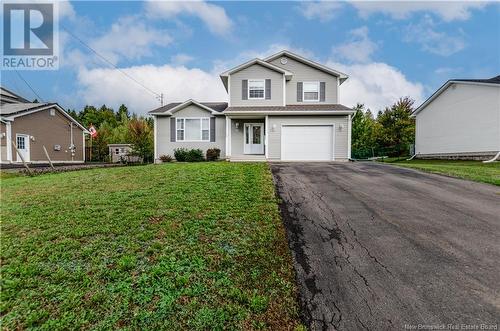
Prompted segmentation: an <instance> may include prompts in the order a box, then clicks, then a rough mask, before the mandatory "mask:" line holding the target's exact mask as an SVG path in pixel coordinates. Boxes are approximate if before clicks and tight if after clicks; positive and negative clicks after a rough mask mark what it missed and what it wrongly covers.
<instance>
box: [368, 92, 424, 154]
mask: <svg viewBox="0 0 500 331" xmlns="http://www.w3.org/2000/svg"><path fill="white" fill-rule="evenodd" d="M413 104H414V100H412V99H410V98H409V97H404V98H401V99H399V100H398V101H396V103H394V104H393V105H392V106H391V107H390V108H389V107H386V108H385V109H384V111H381V112H379V114H378V116H377V123H378V124H379V126H378V127H377V128H376V139H375V140H376V143H377V144H378V145H379V146H384V147H394V148H395V153H397V155H398V156H399V155H403V154H405V153H406V152H407V151H408V147H409V144H412V143H413V142H414V140H415V121H414V119H413V118H411V117H410V115H411V113H412V112H413Z"/></svg>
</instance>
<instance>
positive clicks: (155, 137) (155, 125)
mask: <svg viewBox="0 0 500 331" xmlns="http://www.w3.org/2000/svg"><path fill="white" fill-rule="evenodd" d="M157 121H158V120H157V118H156V116H153V151H154V152H153V156H154V159H153V163H156V160H158V147H157V146H156V144H157V143H158V122H157ZM168 124H170V123H168ZM175 125H176V126H177V122H176V123H175ZM175 134H176V135H177V131H176V132H175ZM176 138H177V137H176ZM108 147H109V145H108Z"/></svg>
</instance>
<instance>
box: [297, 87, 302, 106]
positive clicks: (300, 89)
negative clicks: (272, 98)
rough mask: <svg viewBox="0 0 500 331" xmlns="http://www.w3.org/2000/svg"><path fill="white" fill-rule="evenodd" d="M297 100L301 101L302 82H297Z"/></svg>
mask: <svg viewBox="0 0 500 331" xmlns="http://www.w3.org/2000/svg"><path fill="white" fill-rule="evenodd" d="M297 102H302V82H297Z"/></svg>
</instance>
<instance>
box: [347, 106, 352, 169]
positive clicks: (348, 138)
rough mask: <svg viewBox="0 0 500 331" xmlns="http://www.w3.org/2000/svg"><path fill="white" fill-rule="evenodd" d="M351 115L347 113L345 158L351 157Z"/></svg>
mask: <svg viewBox="0 0 500 331" xmlns="http://www.w3.org/2000/svg"><path fill="white" fill-rule="evenodd" d="M351 128H352V115H347V158H348V159H350V158H351V134H352V133H351V131H352V130H351Z"/></svg>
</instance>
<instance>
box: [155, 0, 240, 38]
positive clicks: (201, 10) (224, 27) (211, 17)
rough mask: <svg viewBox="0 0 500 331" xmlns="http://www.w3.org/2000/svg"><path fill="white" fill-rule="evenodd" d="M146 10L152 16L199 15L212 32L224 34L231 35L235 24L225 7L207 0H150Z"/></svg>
mask: <svg viewBox="0 0 500 331" xmlns="http://www.w3.org/2000/svg"><path fill="white" fill-rule="evenodd" d="M146 12H147V14H148V16H149V17H152V18H173V17H175V16H177V15H181V14H187V15H192V16H197V17H198V18H200V19H201V20H202V21H203V22H204V23H205V24H206V25H207V27H208V29H209V30H210V32H212V33H214V34H217V35H222V36H227V35H229V33H230V32H231V28H232V25H233V22H232V21H231V19H230V18H229V16H227V14H226V11H225V10H224V8H222V7H220V6H217V5H214V4H210V3H207V2H205V1H182V2H177V1H149V2H147V3H146Z"/></svg>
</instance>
